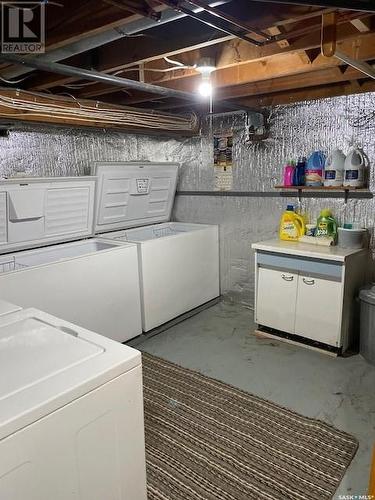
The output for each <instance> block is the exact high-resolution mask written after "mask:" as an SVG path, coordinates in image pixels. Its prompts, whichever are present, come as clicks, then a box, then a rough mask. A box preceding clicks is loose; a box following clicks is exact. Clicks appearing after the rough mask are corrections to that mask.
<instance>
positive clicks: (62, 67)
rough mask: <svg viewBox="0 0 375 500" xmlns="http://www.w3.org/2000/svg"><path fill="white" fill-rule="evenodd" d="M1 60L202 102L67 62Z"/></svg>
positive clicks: (231, 106) (192, 95)
mask: <svg viewBox="0 0 375 500" xmlns="http://www.w3.org/2000/svg"><path fill="white" fill-rule="evenodd" d="M0 60H3V61H7V62H10V63H13V64H21V65H23V66H28V67H31V68H34V69H38V70H41V71H47V72H49V73H57V74H60V75H66V76H73V77H77V78H79V79H84V80H91V81H94V82H98V83H105V84H109V85H113V86H115V87H121V88H126V89H133V90H137V91H139V92H146V93H150V94H156V95H159V96H161V97H166V98H169V97H173V98H177V99H183V100H186V101H190V102H195V103H197V102H198V103H199V102H202V96H200V94H198V93H191V92H184V91H182V90H176V89H169V88H166V87H160V86H158V85H151V84H150V83H143V82H138V81H137V80H130V79H128V78H122V77H119V76H114V75H109V74H107V73H101V72H99V71H94V70H89V69H84V68H77V67H74V66H69V65H67V64H61V63H55V62H46V61H41V60H39V59H36V58H35V59H27V58H26V57H23V56H16V55H12V54H0ZM220 105H222V106H224V107H226V108H229V109H243V110H247V108H246V107H245V106H238V105H237V104H235V103H231V102H228V101H220Z"/></svg>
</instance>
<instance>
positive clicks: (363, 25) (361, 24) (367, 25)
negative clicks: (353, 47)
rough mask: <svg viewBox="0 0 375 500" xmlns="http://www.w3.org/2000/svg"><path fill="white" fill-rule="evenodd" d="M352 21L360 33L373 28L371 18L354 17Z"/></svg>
mask: <svg viewBox="0 0 375 500" xmlns="http://www.w3.org/2000/svg"><path fill="white" fill-rule="evenodd" d="M350 22H351V23H352V25H353V26H354V27H355V28H357V30H358V31H359V32H360V33H368V32H369V31H370V30H371V20H370V19H352V20H351V21H350Z"/></svg>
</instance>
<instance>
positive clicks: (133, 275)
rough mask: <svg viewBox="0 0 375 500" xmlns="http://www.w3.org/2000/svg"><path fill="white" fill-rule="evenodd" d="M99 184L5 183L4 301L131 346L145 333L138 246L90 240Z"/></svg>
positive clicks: (0, 214) (0, 185) (0, 240)
mask: <svg viewBox="0 0 375 500" xmlns="http://www.w3.org/2000/svg"><path fill="white" fill-rule="evenodd" d="M95 183H96V179H95V178H94V177H91V176H89V177H75V178H68V177H58V178H30V179H13V180H8V181H2V182H0V254H4V255H0V298H2V299H6V300H9V301H11V302H14V303H16V304H20V306H22V307H36V308H38V309H42V310H43V311H47V312H49V313H51V314H54V315H56V316H58V317H62V318H64V319H66V320H68V321H72V322H73V323H75V324H77V325H79V326H82V327H84V328H88V329H90V330H93V331H96V332H98V333H100V334H102V335H105V336H108V337H109V338H112V339H113V340H118V341H120V342H125V341H126V340H129V339H131V338H133V337H136V336H137V335H140V334H141V333H142V324H141V303H140V289H139V287H140V285H139V273H138V255H137V247H136V245H134V244H130V243H129V244H127V245H121V244H119V243H116V242H115V241H112V242H106V243H104V242H103V240H99V239H96V238H92V236H93V231H94V228H93V223H94V205H95ZM72 240H79V241H74V242H71V241H72ZM69 241H70V243H67V242H69ZM56 243H58V244H56ZM46 245H48V246H46ZM36 247H44V248H36ZM21 250H22V251H21Z"/></svg>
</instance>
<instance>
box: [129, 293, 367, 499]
mask: <svg viewBox="0 0 375 500" xmlns="http://www.w3.org/2000/svg"><path fill="white" fill-rule="evenodd" d="M253 330H254V323H253V314H252V312H251V311H249V310H248V309H245V308H243V307H242V306H240V305H235V304H227V303H223V302H220V303H219V304H217V305H215V306H213V307H211V308H209V309H207V310H205V311H203V312H201V313H199V314H197V315H196V316H193V317H191V318H189V319H187V320H185V321H183V322H182V323H180V324H178V325H176V326H174V327H172V328H171V329H169V330H167V331H165V332H163V333H161V334H159V335H157V336H155V337H153V338H150V339H146V340H144V341H143V342H142V343H141V344H138V346H137V348H138V349H140V350H143V351H146V352H149V353H151V354H155V355H157V356H160V357H162V358H165V359H167V360H170V361H173V362H175V363H178V364H180V365H181V366H184V367H187V368H191V369H193V370H196V371H199V372H201V373H204V374H205V375H208V376H210V377H213V378H216V379H219V380H222V381H224V382H227V383H229V384H233V385H234V386H236V387H239V388H241V389H244V390H246V391H248V392H251V393H253V394H256V395H258V396H261V397H263V398H266V399H268V400H270V401H273V402H275V403H278V404H280V405H283V406H286V407H288V408H290V409H292V410H295V411H297V412H299V413H301V414H303V415H306V416H309V417H314V418H318V419H321V420H324V421H326V422H329V423H330V424H332V425H334V426H335V427H337V428H339V429H343V430H345V431H347V432H350V433H351V434H353V435H354V436H356V437H357V439H358V440H359V442H360V446H359V450H358V452H357V454H356V456H355V458H354V460H353V462H352V464H351V466H350V468H349V469H348V471H347V474H346V475H345V477H344V479H343V481H342V483H341V485H340V487H339V489H338V491H337V494H336V496H335V498H339V495H348V494H350V495H364V494H366V492H367V486H368V480H369V464H370V456H371V449H372V446H373V445H374V444H375V367H374V366H371V365H370V364H368V363H367V362H365V361H364V360H363V358H362V357H361V356H359V355H356V356H352V357H350V358H332V357H330V356H326V355H324V354H321V353H318V352H314V351H310V350H308V349H304V348H301V347H295V346H291V345H288V344H283V343H279V342H275V341H271V340H260V339H257V338H256V337H255V336H253V335H251V334H250V332H252V331H253Z"/></svg>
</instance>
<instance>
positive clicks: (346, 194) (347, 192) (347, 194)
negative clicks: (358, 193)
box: [344, 189, 349, 205]
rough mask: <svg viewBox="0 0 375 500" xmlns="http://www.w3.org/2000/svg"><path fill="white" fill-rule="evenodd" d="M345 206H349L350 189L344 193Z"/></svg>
mask: <svg viewBox="0 0 375 500" xmlns="http://www.w3.org/2000/svg"><path fill="white" fill-rule="evenodd" d="M344 193H345V194H344V204H345V205H347V204H348V199H349V189H345V191H344Z"/></svg>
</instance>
